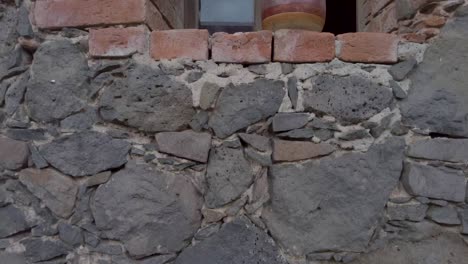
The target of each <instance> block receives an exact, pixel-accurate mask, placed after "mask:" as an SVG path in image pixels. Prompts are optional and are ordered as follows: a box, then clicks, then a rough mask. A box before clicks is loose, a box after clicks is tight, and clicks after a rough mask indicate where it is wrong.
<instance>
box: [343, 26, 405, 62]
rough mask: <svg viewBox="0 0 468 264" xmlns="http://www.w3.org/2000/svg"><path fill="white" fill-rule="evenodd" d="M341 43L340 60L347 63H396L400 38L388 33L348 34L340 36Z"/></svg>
mask: <svg viewBox="0 0 468 264" xmlns="http://www.w3.org/2000/svg"><path fill="white" fill-rule="evenodd" d="M338 40H339V41H340V42H341V48H340V50H341V51H340V53H339V54H338V58H339V59H340V60H343V61H347V62H362V63H396V62H397V61H398V42H399V39H398V36H397V35H393V34H386V33H370V32H359V33H347V34H343V35H338Z"/></svg>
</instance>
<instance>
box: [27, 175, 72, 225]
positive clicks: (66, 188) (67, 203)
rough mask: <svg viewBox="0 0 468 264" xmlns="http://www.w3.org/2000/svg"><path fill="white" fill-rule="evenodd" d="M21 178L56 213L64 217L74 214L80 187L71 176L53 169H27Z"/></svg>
mask: <svg viewBox="0 0 468 264" xmlns="http://www.w3.org/2000/svg"><path fill="white" fill-rule="evenodd" d="M19 180H20V181H21V183H23V184H24V185H26V187H27V188H28V190H29V191H30V192H31V193H32V194H34V196H36V197H37V198H39V199H41V200H42V202H43V203H44V204H45V205H46V206H47V207H48V208H49V209H50V210H51V211H52V212H53V213H54V214H56V215H58V216H60V217H63V218H68V217H69V216H70V215H71V214H72V211H73V207H74V205H75V199H76V194H77V192H78V187H77V186H76V184H75V183H74V182H73V180H72V179H70V178H69V177H67V176H65V175H63V174H61V173H59V172H57V171H55V170H52V169H44V170H37V169H25V170H22V171H21V172H20V174H19Z"/></svg>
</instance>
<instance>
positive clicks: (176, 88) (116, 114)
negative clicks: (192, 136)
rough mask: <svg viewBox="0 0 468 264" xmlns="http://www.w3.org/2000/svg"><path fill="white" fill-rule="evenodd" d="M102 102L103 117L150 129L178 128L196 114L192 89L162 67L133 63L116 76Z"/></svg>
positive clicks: (174, 129) (105, 92) (186, 123)
mask: <svg viewBox="0 0 468 264" xmlns="http://www.w3.org/2000/svg"><path fill="white" fill-rule="evenodd" d="M110 83H111V85H110V86H109V87H106V88H105V90H104V94H103V95H102V97H101V100H100V102H99V111H100V113H101V115H102V117H103V118H104V120H106V121H109V122H114V123H119V124H124V125H126V126H130V127H134V128H137V129H139V130H142V131H147V132H161V131H177V130H182V129H184V128H187V127H188V124H189V123H190V121H191V120H192V117H193V116H194V115H195V109H194V108H193V99H192V92H191V91H190V89H189V88H188V87H187V86H185V85H183V84H182V83H179V82H177V81H175V80H173V79H172V78H171V76H170V75H166V74H165V73H163V72H162V71H161V70H159V69H153V68H151V67H150V66H146V65H141V64H132V65H131V66H129V68H128V72H127V76H126V77H125V78H115V79H113V80H112V81H111V82H110Z"/></svg>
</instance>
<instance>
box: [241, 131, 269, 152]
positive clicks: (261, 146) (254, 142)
mask: <svg viewBox="0 0 468 264" xmlns="http://www.w3.org/2000/svg"><path fill="white" fill-rule="evenodd" d="M239 137H240V138H241V140H242V141H244V142H245V143H247V144H249V145H250V146H252V147H253V148H255V149H257V150H259V151H262V152H266V151H269V150H270V149H271V143H270V139H269V138H267V137H264V136H260V135H257V134H245V133H240V134H239Z"/></svg>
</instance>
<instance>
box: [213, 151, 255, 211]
mask: <svg viewBox="0 0 468 264" xmlns="http://www.w3.org/2000/svg"><path fill="white" fill-rule="evenodd" d="M252 180H253V170H252V168H251V166H250V163H249V162H248V161H247V159H246V158H245V157H244V153H243V151H242V149H233V148H228V147H219V148H215V149H212V150H211V152H210V158H209V162H208V168H207V172H206V184H207V186H206V187H207V190H206V194H205V203H206V206H208V207H209V208H217V207H221V206H223V205H226V204H228V203H230V202H232V201H234V200H235V199H237V198H239V196H240V195H241V194H242V193H244V192H245V191H246V190H247V189H248V188H249V186H250V185H251V184H252Z"/></svg>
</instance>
